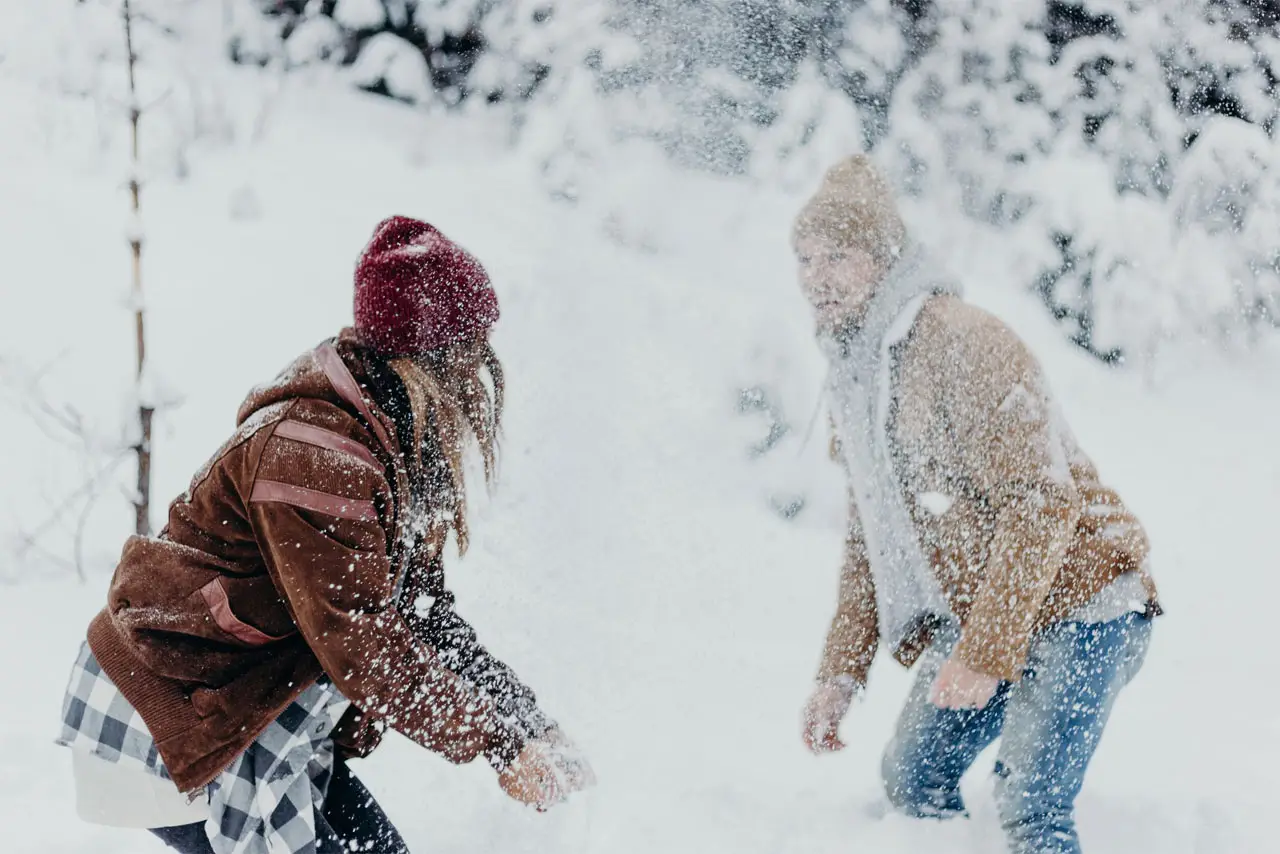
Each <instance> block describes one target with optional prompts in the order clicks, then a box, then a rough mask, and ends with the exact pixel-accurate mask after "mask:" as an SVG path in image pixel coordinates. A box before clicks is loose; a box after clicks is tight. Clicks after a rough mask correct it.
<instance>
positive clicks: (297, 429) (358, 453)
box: [275, 421, 383, 472]
mask: <svg viewBox="0 0 1280 854" xmlns="http://www.w3.org/2000/svg"><path fill="white" fill-rule="evenodd" d="M275 435H277V436H280V437H283V438H285V439H292V440H294V441H295V442H302V443H304V444H307V445H314V446H315V447H317V448H326V449H328V450H330V451H337V452H338V453H340V454H346V455H347V456H352V457H356V458H357V459H359V460H360V461H361V462H363V463H368V464H369V465H370V466H373V468H375V469H377V470H378V471H379V472H382V471H383V468H382V466H380V465H379V464H378V460H377V458H375V457H374V456H373V453H372V452H371V451H370V450H369V449H368V448H366V447H365V446H364V445H362V444H360V443H359V442H357V441H355V440H354V439H348V438H347V437H346V436H343V435H340V434H338V433H334V432H333V431H332V430H326V429H324V428H323V427H317V426H315V425H314V424H304V423H303V422H301V421H282V422H280V425H279V426H277V427H276V432H275Z"/></svg>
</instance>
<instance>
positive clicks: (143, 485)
mask: <svg viewBox="0 0 1280 854" xmlns="http://www.w3.org/2000/svg"><path fill="white" fill-rule="evenodd" d="M124 43H125V52H126V63H127V65H128V69H129V132H130V147H129V153H130V163H131V167H132V168H131V170H130V174H129V201H130V204H131V207H132V213H133V223H134V227H133V228H131V229H130V234H129V248H130V251H131V253H132V255H133V290H132V302H133V325H134V340H135V346H136V351H137V374H136V377H135V390H136V391H137V393H138V428H139V433H138V444H137V446H136V447H135V451H136V453H137V456H138V487H137V493H136V494H135V495H134V499H133V506H134V510H135V513H136V520H135V525H134V530H135V531H136V533H138V534H139V535H141V536H147V535H149V534H150V533H151V422H152V418H153V416H154V415H155V408H154V407H153V406H151V404H150V403H149V402H148V401H147V399H146V390H145V389H144V388H143V376H144V374H145V371H146V366H147V335H146V316H145V314H146V312H145V304H144V303H143V297H142V229H141V221H142V186H141V179H140V177H139V167H140V161H139V152H138V125H139V123H140V122H141V119H142V108H141V106H139V104H138V87H137V82H136V79H135V75H134V70H135V66H136V65H137V55H136V54H135V53H134V51H133V10H132V8H131V6H130V4H129V0H124Z"/></svg>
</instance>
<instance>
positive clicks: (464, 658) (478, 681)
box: [400, 564, 556, 741]
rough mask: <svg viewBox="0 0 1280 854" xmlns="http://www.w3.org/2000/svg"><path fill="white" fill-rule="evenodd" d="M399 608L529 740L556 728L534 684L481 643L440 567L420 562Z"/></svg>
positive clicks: (412, 626) (453, 667)
mask: <svg viewBox="0 0 1280 854" xmlns="http://www.w3.org/2000/svg"><path fill="white" fill-rule="evenodd" d="M400 601H401V604H400V611H401V613H402V614H403V615H404V619H405V622H406V623H407V624H408V626H409V628H410V629H411V630H412V631H413V633H414V635H415V636H416V637H417V638H418V639H419V640H420V641H422V642H423V643H424V644H426V645H428V646H430V647H431V648H432V649H434V650H435V651H436V654H437V655H438V656H439V657H440V661H441V663H442V664H443V665H444V666H445V667H447V668H449V670H451V671H453V672H454V673H456V674H457V675H458V676H459V677H460V678H461V679H462V680H463V681H464V682H466V683H467V684H468V685H470V686H472V687H473V688H474V689H476V690H477V691H478V692H479V693H481V694H482V695H483V696H485V697H487V698H488V699H489V700H490V701H491V702H492V703H493V707H494V710H495V712H496V713H497V715H498V716H499V717H500V718H501V719H502V720H503V722H504V723H506V725H507V726H509V727H511V728H512V729H514V730H515V731H516V732H518V733H520V734H521V735H522V736H523V737H524V738H525V739H526V740H530V741H531V740H533V739H537V738H541V737H543V736H545V735H546V734H547V732H548V731H550V730H552V729H555V726H556V724H555V721H552V720H551V719H550V718H548V717H547V716H546V715H545V714H544V713H543V712H542V710H541V709H540V708H538V699H537V697H536V696H535V695H534V693H533V690H532V689H531V688H529V686H527V685H525V684H524V683H523V682H521V681H520V678H519V677H518V676H516V674H515V671H513V670H512V669H511V668H510V667H509V666H507V664H505V663H504V662H503V661H501V660H499V659H498V658H497V657H495V656H494V655H493V654H492V653H490V652H489V651H488V650H487V649H485V647H484V646H483V645H482V644H481V643H480V639H479V637H478V635H477V634H476V631H475V629H474V628H472V626H471V624H470V623H468V622H467V621H466V620H464V619H463V618H462V617H461V616H460V615H459V614H458V612H457V608H456V600H455V598H454V595H453V594H452V593H450V592H448V591H447V590H445V589H444V586H443V572H442V571H441V569H440V567H438V566H432V565H430V564H427V565H426V566H423V565H415V567H414V568H413V569H411V570H410V573H409V577H408V578H407V579H406V581H405V589H404V592H403V593H402V595H401V600H400Z"/></svg>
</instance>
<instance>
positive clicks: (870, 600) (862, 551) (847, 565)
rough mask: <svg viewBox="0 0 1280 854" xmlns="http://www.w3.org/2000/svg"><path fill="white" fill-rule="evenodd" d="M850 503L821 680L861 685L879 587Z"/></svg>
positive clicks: (875, 638) (873, 643)
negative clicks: (845, 679) (846, 680)
mask: <svg viewBox="0 0 1280 854" xmlns="http://www.w3.org/2000/svg"><path fill="white" fill-rule="evenodd" d="M833 435H834V434H833ZM832 442H833V445H832V455H833V456H835V439H834V438H833V440H832ZM848 504H849V534H848V537H847V539H846V540H845V555H844V565H843V566H842V567H841V569H840V594H839V604H838V605H837V606H836V614H835V617H833V618H832V620H831V628H830V629H829V630H828V631H827V641H826V645H825V647H824V648H823V652H822V663H821V665H820V666H819V668H818V681H820V682H825V681H827V680H830V679H835V678H836V677H838V676H849V677H851V678H852V679H853V680H854V682H856V683H857V684H858V685H860V686H865V685H866V684H867V673H868V671H870V669H871V662H872V661H873V660H875V657H876V650H877V648H878V647H879V644H880V631H879V625H878V616H877V613H876V588H875V581H874V580H873V579H872V576H871V562H870V560H869V559H868V557H867V544H866V540H865V538H864V537H863V534H862V520H861V518H860V517H859V516H858V505H857V503H856V502H855V501H854V499H853V496H852V495H850V496H849V502H848Z"/></svg>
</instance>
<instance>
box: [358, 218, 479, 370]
mask: <svg viewBox="0 0 1280 854" xmlns="http://www.w3.org/2000/svg"><path fill="white" fill-rule="evenodd" d="M497 320H498V296H497V294H495V293H494V292H493V287H492V286H491V285H490V283H489V276H488V274H487V273H485V270H484V267H482V266H481V265H480V262H479V261H477V260H476V258H475V257H474V256H473V255H471V253H469V252H467V250H465V249H463V248H462V247H461V246H459V245H458V244H456V243H454V242H453V241H451V240H449V238H447V237H445V236H444V235H443V234H441V233H440V231H439V230H438V229H436V228H435V227H434V226H432V225H429V224H427V223H425V222H422V221H421V220H416V219H411V218H410V217H404V216H393V217H391V218H389V219H385V220H383V221H382V222H380V223H378V227H377V228H376V229H374V232H373V237H372V238H371V239H370V240H369V244H368V245H367V246H365V248H364V251H363V252H362V253H361V255H360V260H359V262H358V263H357V264H356V274H355V322H356V326H355V328H356V335H357V337H359V339H360V341H361V343H363V344H364V345H365V346H367V347H371V348H373V349H374V350H377V351H379V352H380V353H383V354H384V355H387V356H404V355H411V354H414V353H423V352H427V351H430V350H438V349H440V348H442V347H446V346H448V345H450V344H454V343H457V342H460V341H469V340H474V339H476V338H479V337H481V336H483V335H484V334H485V333H486V332H488V331H489V328H490V327H492V326H493V324H494V323H496V322H497Z"/></svg>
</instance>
